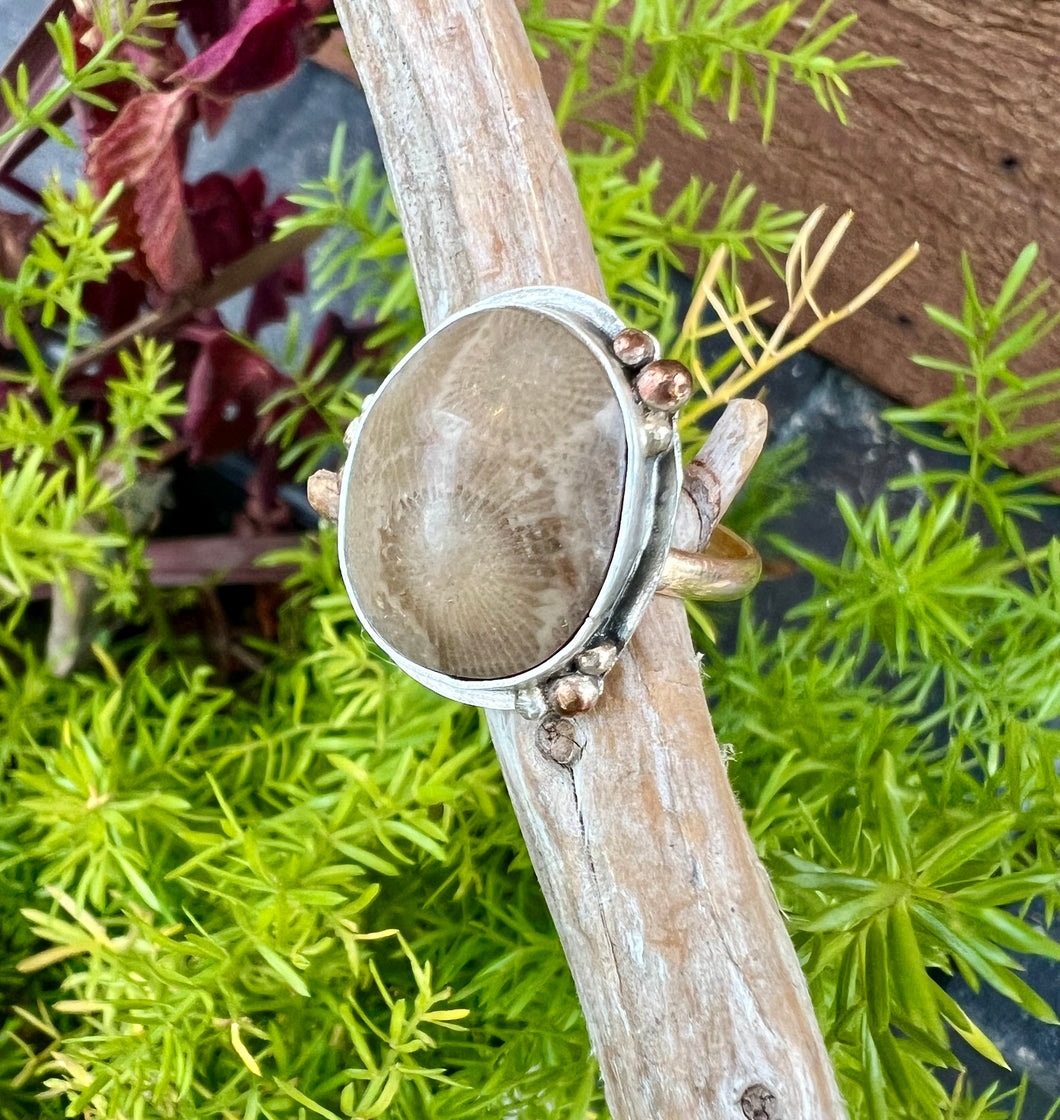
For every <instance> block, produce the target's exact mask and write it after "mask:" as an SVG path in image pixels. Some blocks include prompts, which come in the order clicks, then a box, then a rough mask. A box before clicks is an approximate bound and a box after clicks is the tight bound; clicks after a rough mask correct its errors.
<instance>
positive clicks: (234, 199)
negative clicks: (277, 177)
mask: <svg viewBox="0 0 1060 1120" xmlns="http://www.w3.org/2000/svg"><path fill="white" fill-rule="evenodd" d="M264 201H265V178H264V176H263V175H262V174H261V172H260V171H258V170H257V169H256V168H252V169H251V170H250V171H246V172H244V173H243V174H242V175H240V176H239V177H238V178H235V179H233V178H232V177H231V176H229V175H223V174H221V173H220V172H214V173H213V174H210V175H207V176H206V177H205V178H203V179H200V180H199V181H198V182H197V183H188V184H187V185H186V186H185V187H184V203H185V207H186V209H187V212H188V217H189V218H190V220H191V224H192V228H193V229H194V231H195V244H196V246H197V247H198V252H199V259H200V260H201V261H202V266H203V269H204V270H205V271H206V272H207V273H213V272H214V271H216V270H217V269H218V268H221V267H223V266H224V265H226V264H231V263H232V261H234V260H237V259H238V258H239V257H241V256H243V254H244V253H247V252H249V251H250V249H251V247H252V246H253V245H254V242H255V240H258V238H257V236H256V227H257V226H258V225H259V224H260V218H259V215H260V213H261V211H262V208H263V203H264Z"/></svg>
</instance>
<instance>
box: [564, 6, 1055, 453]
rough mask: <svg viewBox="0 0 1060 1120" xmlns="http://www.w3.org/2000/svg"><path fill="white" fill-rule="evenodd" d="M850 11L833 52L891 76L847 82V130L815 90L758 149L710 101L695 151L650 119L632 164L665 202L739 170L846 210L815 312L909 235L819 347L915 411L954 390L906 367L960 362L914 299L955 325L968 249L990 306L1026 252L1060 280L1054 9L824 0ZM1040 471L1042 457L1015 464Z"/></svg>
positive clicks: (779, 294) (797, 95) (741, 125)
mask: <svg viewBox="0 0 1060 1120" xmlns="http://www.w3.org/2000/svg"><path fill="white" fill-rule="evenodd" d="M590 6H591V5H590V3H589V0H562V3H561V4H558V5H557V8H562V9H564V10H565V11H568V12H570V13H572V14H573V13H577V14H584V13H585V12H587V11H588V10H589V8H590ZM814 7H816V5H813V4H807V5H806V8H807V11H809V10H810V9H812V8H814ZM850 11H856V12H857V13H858V14H859V20H858V23H857V24H856V25H855V26H854V27H853V28H852V29H851V30H850V31H849V32H848V33H847V36H846V38H845V39H844V40H842V42H843V43H845V44H846V50H845V51H844V52H843V53H847V51H849V53H854V52H855V51H856V50H868V51H871V52H872V53H874V54H877V55H885V56H892V57H897V58H899V59H901V61H902V65H901V66H900V67H896V68H893V69H891V68H888V69H880V70H872V71H867V72H863V73H858V74H854V75H853V76H852V78H851V81H850V85H851V87H852V94H853V95H852V97H851V98H850V99H849V101H848V102H847V117H848V123H847V125H846V126H844V125H843V124H842V123H840V121H838V120H837V119H836V118H835V117H834V116H830V115H828V114H826V113H825V112H824V111H823V110H822V109H821V108H820V107H819V106H818V105H817V103H816V102H815V100H814V98H813V96H812V95H811V94H810V93H809V91H807V90H805V89H802V88H794V87H792V86H788V88H786V89H782V91H781V96H780V97H779V98H778V111H777V115H776V123H775V127H774V130H773V136H772V138H771V140H770V143H769V145H768V146H763V145H762V143H761V126H760V123H759V121H758V119H757V116H756V115H755V113H754V111H753V109H752V107H751V106H749V105H748V106H745V108H744V110H743V112H742V114H741V117H740V119H739V120H738V121H737V122H736V123H734V124H730V123H729V122H728V121H727V120H726V119H725V111H724V107H722V106H708V107H707V108H706V110H704V111H701V112H700V114H699V116H700V119H701V121H702V122H703V124H704V125H705V126H706V128H707V129H708V131H709V137H708V139H707V140H705V141H703V142H695V141H691V142H690V140H689V137H688V136H687V135H684V134H681V133H679V131H678V129H677V127H676V125H675V124H674V123H673V121H671V120H670V119H669V118H668V117H665V116H664V114H662V113H656V114H655V115H654V116H653V118H652V120H651V122H650V132H649V135H648V137H647V139H646V142H645V144H644V146H643V152H644V155H645V157H656V156H657V157H659V158H661V159H662V161H663V165H664V168H665V177H664V183H665V185H666V187H667V189H668V190H669V191H670V192H672V193H676V191H677V190H679V189H680V187H681V186H682V185H683V184H684V183H685V182H686V181H687V180H688V178H689V177H691V176H693V175H695V176H698V177H699V178H701V179H705V180H707V181H711V182H716V183H719V184H722V185H724V184H726V183H728V181H729V180H730V178H731V177H732V176H733V174H735V173H736V172H739V173H740V174H741V175H742V176H743V178H744V180H745V181H746V182H749V183H753V184H755V185H756V186H757V187H758V188H759V191H760V197H761V198H762V199H766V200H769V201H771V202H775V203H777V204H779V205H780V206H783V207H785V208H798V209H802V210H806V211H809V210H811V209H813V208H814V207H815V206H817V205H820V204H821V203H826V204H828V205H829V206H830V207H833V208H834V209H833V216H838V214H839V213H840V212H841V211H842V210H844V209H846V208H848V207H849V208H851V209H853V210H854V211H855V214H856V220H855V223H854V226H853V228H852V229H851V232H850V233H849V234H848V236H847V239H846V241H845V243H844V248H843V250H842V252H841V254H840V255H839V256H838V257H837V258H836V261H835V265H834V266H833V267H832V268H831V269H829V271H828V273H827V275H826V279H825V282H824V283H823V284H822V287H821V293H820V294H821V300H820V302H821V304H822V306H823V307H824V308H825V309H827V308H828V307H834V306H839V305H840V304H841V303H843V302H844V301H845V300H846V299H847V298H848V297H849V296H850V295H852V294H853V293H855V292H857V291H858V290H860V289H861V288H862V287H863V286H864V285H865V284H866V283H868V282H869V280H871V279H872V277H873V276H874V275H875V274H876V273H877V272H878V271H879V270H880V269H881V268H882V267H883V266H884V265H886V264H887V263H888V262H889V261H890V260H891V259H892V258H894V257H895V256H896V255H897V254H898V253H899V252H901V250H902V249H904V248H905V246H906V245H908V244H909V243H910V242H911V241H913V240H918V241H920V243H921V247H922V252H921V256H920V258H919V260H918V261H917V262H916V263H915V264H914V265H913V267H911V268H910V269H909V270H908V271H907V272H905V273H904V274H903V275H902V276H900V277H899V278H898V279H897V280H896V281H895V282H894V283H893V284H892V285H891V286H889V287H888V288H887V289H886V291H885V292H883V294H882V295H880V296H878V297H877V298H876V299H875V300H873V301H872V303H870V304H869V305H868V307H867V308H865V309H864V310H862V311H860V312H859V313H858V314H857V315H856V316H854V317H853V318H852V319H851V320H848V321H847V322H845V323H842V324H840V325H839V326H837V327H836V328H834V329H833V330H831V331H828V332H827V333H826V334H825V335H823V336H822V337H821V338H820V339H819V340H818V342H817V343H815V345H814V349H815V350H816V351H817V352H818V353H820V354H822V355H824V356H825V357H827V358H830V359H832V360H833V361H836V362H837V363H839V364H840V365H842V366H844V367H845V368H848V369H850V370H853V371H854V372H856V373H857V374H859V375H860V376H862V377H863V378H864V379H865V380H866V381H868V382H870V383H871V384H873V385H876V386H878V387H879V388H881V389H882V390H884V391H885V392H887V393H889V394H891V395H892V396H895V397H897V398H899V399H901V400H903V401H910V402H914V403H923V402H925V401H928V400H930V399H933V398H934V397H937V396H939V395H941V394H942V393H943V392H945V391H946V389H947V388H948V385H949V380H948V377H947V376H946V375H942V374H936V373H932V372H930V371H928V370H924V369H922V368H920V367H918V366H916V365H914V364H913V362H911V361H910V356H911V355H912V354H914V353H931V354H944V355H946V356H953V355H955V354H956V353H957V350H956V348H955V346H954V344H953V342H952V340H951V339H950V338H949V336H947V335H946V334H945V333H944V332H942V331H941V330H940V329H939V328H937V327H935V326H934V325H933V324H932V323H931V322H930V321H929V320H928V319H927V318H926V316H925V315H924V314H923V305H924V304H925V303H933V304H935V305H938V306H941V307H943V308H945V309H947V310H949V311H951V312H955V313H959V310H960V306H961V299H962V285H961V274H960V256H961V251H962V250H967V251H968V252H969V254H970V256H971V259H972V263H973V266H974V269H975V273H976V276H977V277H978V278H979V279H980V280H981V282H982V290H983V291H984V292H985V293H986V294H987V295H991V296H992V295H993V294H995V293H996V290H997V287H998V284H999V283H1000V281H1001V279H1002V278H1003V277H1004V276H1005V274H1006V273H1007V271H1008V270H1009V268H1010V267H1011V265H1012V263H1013V262H1014V260H1015V258H1016V256H1017V255H1018V254H1019V252H1020V250H1021V249H1022V248H1023V247H1024V246H1025V245H1026V244H1027V243H1028V242H1030V241H1037V242H1039V244H1040V246H1041V255H1040V257H1039V262H1038V264H1037V266H1036V268H1035V271H1034V273H1033V274H1032V276H1033V278H1042V277H1045V276H1057V275H1058V274H1060V141H1058V140H1057V129H1056V115H1057V111H1058V109H1060V3H1057V2H1055V0H1007V2H1006V3H1003V4H998V3H995V2H994V0H836V3H835V5H834V7H833V8H832V10H831V13H830V18H833V19H839V18H841V17H842V16H843V15H844V14H846V13H847V12H850ZM544 70H545V84H546V87H547V88H550V89H552V90H555V89H556V88H557V87H558V85H559V83H560V81H561V80H562V73H561V70H560V65H559V64H558V63H557V62H555V61H552V62H546V63H545V64H544ZM601 116H604V117H608V116H609V117H610V119H611V120H613V121H614V122H615V123H617V124H627V125H628V121H629V112H628V106H626V105H623V104H621V103H618V102H616V103H614V104H613V105H610V106H608V108H607V109H606V110H605V111H604V112H602V113H601ZM744 276H745V280H746V282H747V287H748V290H749V294H750V295H752V296H755V297H758V296H760V295H764V294H765V295H772V296H774V297H775V298H777V299H778V300H781V301H782V299H783V289H782V286H781V285H780V283H779V282H778V281H777V280H776V278H775V277H774V276H773V275H772V274H771V272H770V270H769V269H768V268H767V267H766V266H763V265H754V266H750V267H749V268H748V270H747V272H746V273H745V274H744ZM1053 366H1060V334H1056V335H1054V336H1053V338H1052V339H1051V340H1049V341H1048V342H1047V343H1046V344H1045V345H1043V346H1042V347H1041V348H1040V350H1039V351H1037V352H1036V354H1035V355H1034V367H1035V368H1037V369H1047V368H1050V367H1053ZM1049 461H1055V460H1050V454H1049V451H1048V450H1047V449H1046V448H1044V447H1041V446H1039V447H1034V448H1031V449H1029V450H1028V452H1027V453H1026V454H1025V455H1024V456H1023V457H1022V458H1021V459H1020V460H1019V462H1018V463H1017V465H1019V466H1021V467H1023V468H1025V469H1026V468H1032V467H1037V466H1042V465H1044V464H1045V463H1046V462H1049Z"/></svg>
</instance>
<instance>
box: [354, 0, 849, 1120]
mask: <svg viewBox="0 0 1060 1120" xmlns="http://www.w3.org/2000/svg"><path fill="white" fill-rule="evenodd" d="M336 7H337V9H338V11H339V15H340V18H341V20H342V24H343V28H344V30H345V33H346V36H347V39H348V41H349V44H350V50H351V55H352V58H353V61H354V64H355V66H356V68H357V72H358V74H359V76H360V79H361V81H362V84H363V85H364V88H365V92H366V94H367V97H368V100H369V104H370V106H371V108H372V113H373V116H374V118H375V121H376V125H377V128H378V130H379V133H380V141H381V145H382V149H383V154H384V158H385V160H386V162H387V168H388V171H389V174H390V178H391V183H392V185H393V188H394V192H395V195H396V198H397V202H398V207H399V209H400V212H401V216H402V220H403V222H404V226H405V233H406V237H407V240H408V245H409V252H410V255H411V257H412V261H413V268H414V270H415V274H416V279H417V284H418V286H419V291H420V296H421V299H422V301H423V306H424V311H425V316H426V320H427V323H428V325H434V324H436V323H438V322H439V320H440V319H442V318H443V317H444V316H446V315H447V314H449V313H451V312H453V311H455V310H457V309H459V308H461V307H463V306H465V305H467V304H468V303H470V302H473V301H475V300H477V299H480V298H482V297H484V296H486V295H489V294H491V293H494V292H497V291H501V290H504V289H507V288H510V287H517V286H520V285H527V284H537V283H546V284H561V285H566V286H568V287H573V288H579V289H581V290H583V291H585V292H588V293H590V294H592V295H596V296H602V295H603V291H602V285H601V281H600V275H599V270H598V268H597V264H596V261H595V259H594V257H593V253H592V247H591V244H590V240H589V237H588V233H587V230H586V228H585V223H584V219H583V217H582V214H581V210H580V207H579V204H578V199H577V195H576V192H575V190H574V186H573V183H572V181H571V178H570V175H569V172H568V169H567V165H566V160H565V157H564V154H563V149H562V146H561V144H560V141H559V138H558V136H557V135H556V131H555V127H554V124H553V120H552V115H551V111H550V109H549V105H548V101H547V99H546V97H545V94H544V91H543V89H542V86H541V82H540V78H539V75H538V70H537V64H536V62H535V61H534V59H533V57H532V55H531V52H530V50H529V47H528V45H527V43H526V39H525V36H524V33H523V30H522V27H521V24H520V22H519V18H518V14H517V12H516V9H515V7H514V5H513V4H512V3H511V2H510V0H490V2H488V3H486V2H483V0H337V4H336ZM764 423H765V421H764V411H763V410H762V409H761V406H758V405H755V404H754V403H753V402H741V403H739V404H738V405H736V406H735V409H734V411H733V412H732V415H731V417H727V418H726V420H725V426H723V427H722V428H721V431H720V432H719V433H718V435H717V436H716V437H715V439H714V440H713V441H712V442H711V444H708V445H707V448H706V449H705V451H704V456H703V460H702V462H701V464H700V465H699V467H698V468H697V470H696V472H694V474H695V477H696V478H697V479H698V480H699V481H698V483H696V484H695V485H693V486H692V488H691V490H692V492H691V493H690V494H689V500H688V502H687V504H686V508H685V510H684V511H683V513H682V521H681V538H680V540H679V541H677V542H675V543H679V544H680V543H683V544H685V545H686V546H689V545H691V546H693V547H694V546H695V543H696V542H697V540H699V539H701V538H702V536H703V535H704V530H709V527H710V523H711V521H712V520H716V519H717V518H719V517H720V516H721V515H722V513H723V512H724V510H725V508H726V507H727V505H728V503H729V502H730V501H731V500H732V497H733V495H734V494H735V491H736V489H737V488H738V486H739V484H740V483H741V482H742V481H743V478H744V477H746V473H747V470H749V469H750V464H751V463H752V462H753V460H754V457H755V455H757V451H758V448H759V447H760V441H761V437H762V435H763V433H764ZM711 446H713V447H714V451H713V452H712V451H711V450H710V449H711ZM490 727H491V729H492V732H493V738H494V744H495V746H496V749H497V753H498V755H499V757H500V760H501V765H502V767H503V770H504V775H505V779H506V781H507V783H508V788H509V790H510V792H511V796H512V801H513V803H514V805H515V809H516V813H517V814H518V817H519V820H520V823H521V825H522V828H523V832H524V835H525V836H526V839H527V843H528V846H529V849H530V854H531V857H532V859H533V861H534V866H535V868H536V870H537V874H538V877H539V879H540V881H541V884H542V887H543V889H544V891H545V895H546V897H547V899H548V903H549V906H550V908H551V910H552V914H553V916H554V918H555V921H556V925H557V927H558V929H559V931H560V936H561V938H562V940H563V944H564V948H565V950H566V953H567V958H568V961H569V962H570V966H571V970H572V972H573V975H574V979H575V983H576V985H577V988H578V993H579V996H580V998H581V1001H582V1005H583V1008H584V1010H585V1015H586V1020H587V1022H588V1026H589V1032H590V1035H591V1037H592V1039H593V1043H594V1046H595V1048H596V1052H597V1054H598V1056H599V1058H600V1064H601V1068H602V1071H603V1076H604V1083H605V1089H606V1093H607V1098H608V1102H609V1104H610V1107H611V1110H612V1114H613V1115H614V1116H615V1117H616V1120H729V1118H732V1120H741V1118H742V1117H743V1116H745V1115H749V1113H747V1111H746V1106H747V1102H748V1101H749V1100H751V1097H750V1096H748V1095H747V1094H749V1093H751V1094H752V1095H753V1094H757V1096H756V1097H755V1100H756V1101H760V1100H767V1099H769V1100H771V1103H770V1104H769V1109H770V1111H769V1112H768V1113H767V1114H768V1115H769V1116H772V1117H775V1120H832V1118H838V1117H842V1116H843V1115H844V1110H843V1107H842V1104H841V1103H840V1101H839V1097H838V1092H837V1090H836V1086H835V1080H834V1076H833V1073H832V1070H831V1068H830V1066H829V1063H828V1059H827V1054H826V1053H825V1050H824V1046H823V1043H822V1040H821V1037H820V1034H819V1031H818V1028H817V1026H816V1023H815V1021H814V1018H813V1011H812V1008H811V1006H810V1002H809V998H808V994H807V991H806V986H805V982H804V980H803V977H802V974H801V972H800V969H799V965H798V961H797V959H796V957H795V953H794V950H793V948H792V945H791V942H790V941H789V939H788V937H787V934H786V931H785V930H784V927H783V923H782V921H781V917H780V914H779V912H778V910H777V906H776V902H775V900H774V897H773V893H772V889H771V887H770V884H769V881H768V879H767V877H766V875H765V873H764V871H763V869H762V867H761V865H760V864H759V862H758V860H757V858H756V856H755V852H754V848H753V846H752V843H751V840H750V837H749V836H748V834H747V831H746V829H745V828H744V825H743V822H742V819H741V815H740V811H739V808H738V806H737V805H736V802H735V800H734V798H733V795H732V792H731V790H730V788H729V785H728V782H727V779H726V774H725V765H724V762H723V759H722V755H721V753H720V751H719V748H718V744H717V741H716V739H715V737H714V732H713V729H712V727H711V723H710V717H709V715H708V713H707V708H706V703H705V701H704V698H703V689H702V682H701V680H700V672H699V666H698V663H697V660H696V656H695V653H694V650H693V648H692V644H691V641H690V638H689V633H688V627H687V623H686V621H685V615H684V609H683V607H682V605H681V604H680V603H679V602H676V601H663V600H658V601H656V602H655V603H654V604H653V606H652V607H651V609H650V610H649V611H648V614H647V616H646V618H645V621H644V622H643V624H642V625H641V627H640V630H639V631H638V634H637V637H636V639H635V641H634V642H633V643H632V645H631V646H630V648H629V649H628V650H627V652H626V653H625V654H624V655H623V657H622V659H621V660H620V662H619V665H618V666H617V667H616V669H615V670H614V671H613V672H612V673H611V675H610V676H609V678H608V681H607V688H606V692H605V698H604V700H603V701H602V702H601V704H600V706H599V707H598V708H597V709H596V711H595V712H593V713H592V714H591V715H589V716H585V717H579V718H578V719H577V720H571V721H566V722H565V723H564V726H563V728H562V735H561V736H560V737H561V738H562V739H563V742H558V741H553V742H551V743H548V742H544V741H542V736H541V735H540V733H539V731H538V729H537V728H536V727H535V725H534V724H531V723H529V722H527V721H524V720H522V719H520V718H519V717H518V716H515V715H514V714H512V715H508V714H501V715H492V716H491V718H490ZM557 759H562V760H564V761H556V760H557ZM763 1094H764V1096H763ZM756 1107H757V1105H756Z"/></svg>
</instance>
